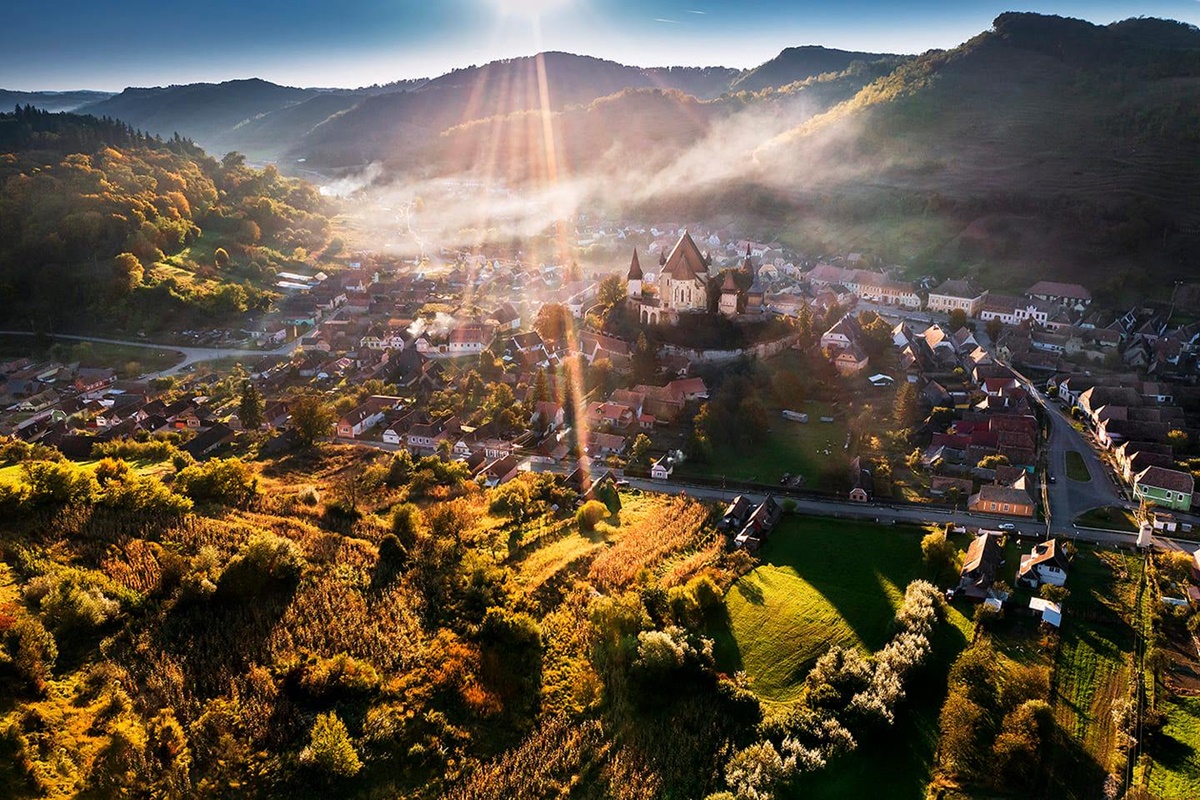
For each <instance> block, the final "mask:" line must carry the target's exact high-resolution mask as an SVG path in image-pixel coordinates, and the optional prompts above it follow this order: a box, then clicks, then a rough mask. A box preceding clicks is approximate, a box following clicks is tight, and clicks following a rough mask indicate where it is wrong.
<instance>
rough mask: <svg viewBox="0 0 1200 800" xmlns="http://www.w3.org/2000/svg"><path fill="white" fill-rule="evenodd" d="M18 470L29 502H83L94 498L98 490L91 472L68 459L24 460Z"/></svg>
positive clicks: (98, 487) (88, 501)
mask: <svg viewBox="0 0 1200 800" xmlns="http://www.w3.org/2000/svg"><path fill="white" fill-rule="evenodd" d="M21 472H22V475H23V477H24V480H25V483H26V484H27V485H28V486H29V494H28V497H27V500H28V502H30V503H45V504H49V503H58V504H67V505H75V504H80V505H82V504H87V503H91V502H92V501H93V500H95V498H96V494H97V493H98V492H99V489H100V485H99V484H98V483H96V478H95V476H94V475H92V473H91V472H89V471H87V470H84V469H80V468H79V467H77V466H75V465H74V464H72V463H71V462H69V461H26V462H25V463H23V464H22V465H21Z"/></svg>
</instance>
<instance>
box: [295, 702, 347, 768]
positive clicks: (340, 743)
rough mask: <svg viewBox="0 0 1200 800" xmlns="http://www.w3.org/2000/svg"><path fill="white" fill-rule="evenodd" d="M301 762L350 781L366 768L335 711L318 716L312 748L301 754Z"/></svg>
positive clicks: (314, 726) (311, 742)
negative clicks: (350, 778)
mask: <svg viewBox="0 0 1200 800" xmlns="http://www.w3.org/2000/svg"><path fill="white" fill-rule="evenodd" d="M300 761H301V762H302V763H304V764H307V765H309V766H311V767H314V768H315V769H317V770H319V771H320V772H322V773H325V774H326V775H330V776H334V777H338V778H349V777H351V776H353V775H356V774H357V773H358V771H359V770H360V769H362V762H361V761H360V760H359V759H358V752H357V751H355V749H354V743H353V742H351V741H350V733H349V731H347V730H346V723H344V722H342V719H341V717H339V716H338V715H337V712H335V711H330V712H329V713H328V714H319V715H318V716H317V721H316V722H315V723H313V727H312V732H311V734H310V740H309V744H308V747H306V748H304V750H302V751H301V752H300Z"/></svg>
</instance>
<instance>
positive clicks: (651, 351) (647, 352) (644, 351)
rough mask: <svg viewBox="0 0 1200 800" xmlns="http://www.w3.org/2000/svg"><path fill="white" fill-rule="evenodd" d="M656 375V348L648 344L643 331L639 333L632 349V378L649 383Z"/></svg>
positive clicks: (648, 341)
mask: <svg viewBox="0 0 1200 800" xmlns="http://www.w3.org/2000/svg"><path fill="white" fill-rule="evenodd" d="M656 375H658V348H656V347H654V346H653V345H651V344H650V340H649V339H647V338H646V334H645V333H639V334H638V338H637V344H636V345H635V346H634V349H633V379H634V380H635V381H637V382H638V383H650V382H652V381H653V380H654V378H655V376H656Z"/></svg>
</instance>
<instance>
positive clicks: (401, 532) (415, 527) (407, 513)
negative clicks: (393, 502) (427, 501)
mask: <svg viewBox="0 0 1200 800" xmlns="http://www.w3.org/2000/svg"><path fill="white" fill-rule="evenodd" d="M420 531H421V509H419V508H417V507H416V506H415V505H413V504H412V503H401V504H400V505H398V506H396V507H395V508H393V509H392V533H393V534H394V535H395V536H396V538H397V539H399V540H400V544H401V545H403V546H404V548H405V549H407V550H411V549H412V548H413V547H414V546H416V544H417V534H419V533H420Z"/></svg>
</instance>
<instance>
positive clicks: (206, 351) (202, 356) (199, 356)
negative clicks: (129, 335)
mask: <svg viewBox="0 0 1200 800" xmlns="http://www.w3.org/2000/svg"><path fill="white" fill-rule="evenodd" d="M40 335H41V334H35V333H30V332H29V331H0V336H40ZM47 335H48V336H49V337H50V338H51V339H66V340H68V341H72V342H94V343H96V344H115V345H120V346H122V347H140V348H143V349H146V350H160V351H162V350H171V351H174V352H176V353H182V354H183V361H181V362H179V363H178V364H176V365H175V366H173V367H171V368H170V369H165V370H162V371H161V372H153V373H150V374H147V375H143V376H142V377H144V378H161V377H167V376H170V375H176V374H178V373H180V372H182V371H183V370H184V369H185V368H187V367H189V366H191V365H192V364H199V363H201V362H204V361H217V360H219V359H222V358H259V357H262V356H289V355H291V354H292V353H293V352H295V351H296V350H297V349H299V347H300V340H299V339H296V340H295V341H293V342H288V343H285V344H283V345H280V346H279V347H276V348H275V349H273V350H239V349H235V348H222V347H180V346H178V345H173V344H154V343H152V342H146V341H138V342H130V341H125V340H122V339H105V338H103V337H99V336H73V335H70V334H65V333H54V334H47Z"/></svg>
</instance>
